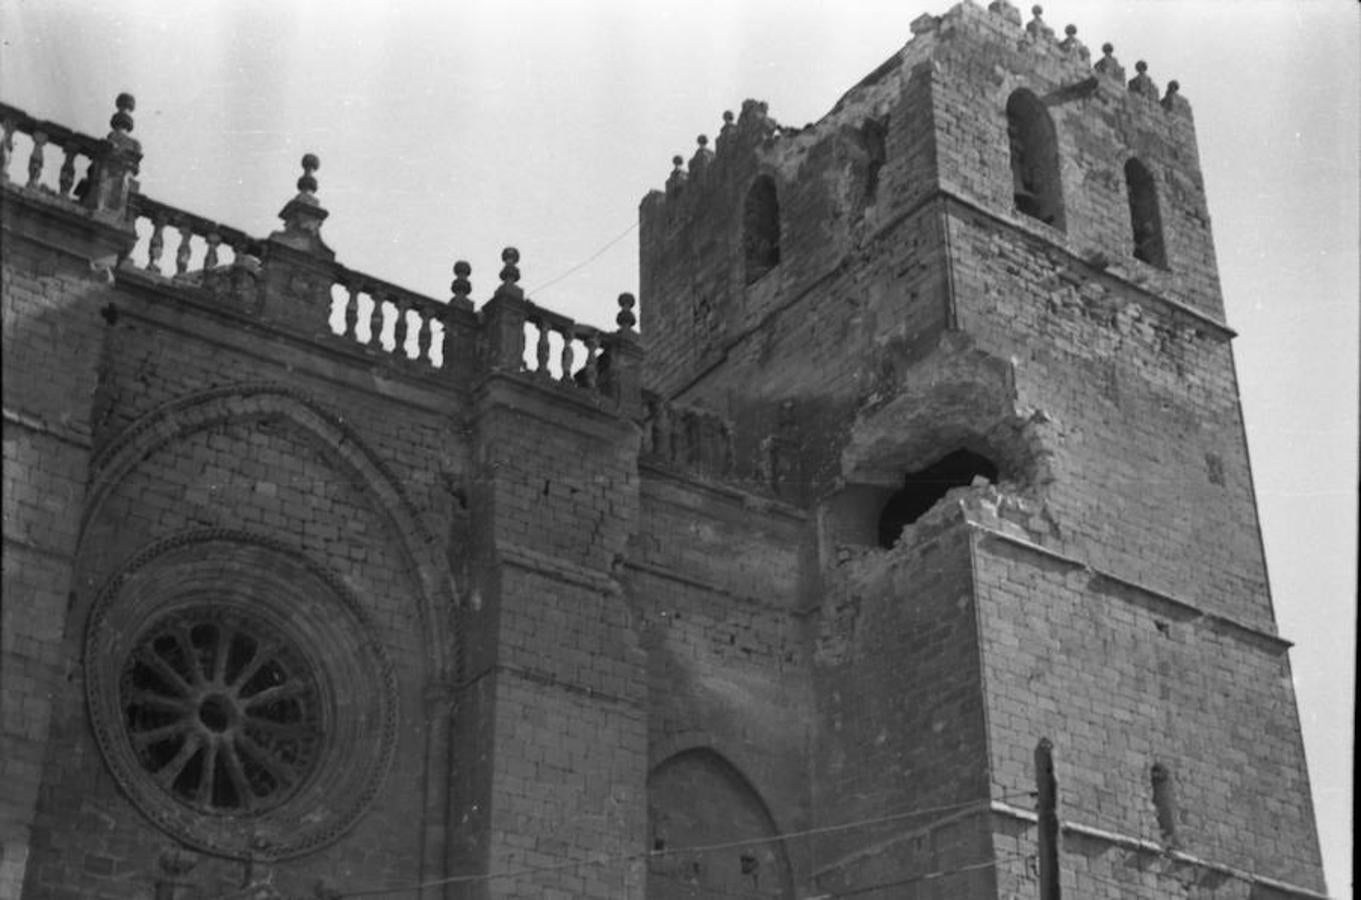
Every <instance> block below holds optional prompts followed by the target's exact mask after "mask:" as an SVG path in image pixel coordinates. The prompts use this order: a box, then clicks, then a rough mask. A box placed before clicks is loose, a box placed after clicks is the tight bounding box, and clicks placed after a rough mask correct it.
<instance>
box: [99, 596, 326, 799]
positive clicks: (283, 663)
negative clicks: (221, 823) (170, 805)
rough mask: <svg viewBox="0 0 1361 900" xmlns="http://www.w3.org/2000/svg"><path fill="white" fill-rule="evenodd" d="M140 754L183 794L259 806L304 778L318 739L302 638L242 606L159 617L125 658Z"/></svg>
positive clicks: (128, 712) (128, 717) (127, 704)
mask: <svg viewBox="0 0 1361 900" xmlns="http://www.w3.org/2000/svg"><path fill="white" fill-rule="evenodd" d="M120 695H121V696H120V699H121V702H122V707H123V710H124V716H125V722H126V725H127V729H128V736H129V738H130V739H131V741H132V745H133V749H134V751H135V753H136V756H137V761H138V762H139V763H140V764H141V766H142V768H143V769H145V770H146V771H147V772H148V773H150V774H151V775H152V776H153V777H154V778H155V780H156V781H157V782H158V783H159V784H160V785H161V786H162V787H163V788H165V789H166V790H168V791H170V792H171V793H172V794H173V795H174V796H175V797H176V798H177V799H179V800H180V801H181V802H183V803H187V804H189V805H190V806H192V807H194V808H196V809H199V810H202V811H204V812H214V813H242V812H247V813H249V812H258V811H261V810H264V809H267V808H269V807H271V806H274V805H275V804H277V803H279V802H281V801H282V800H284V799H286V798H287V797H288V796H289V795H290V794H291V793H292V792H293V791H294V790H295V789H296V788H297V787H298V786H299V785H301V784H302V783H303V782H304V781H306V779H307V777H308V775H309V774H310V773H311V771H312V769H313V768H314V766H315V764H316V761H317V757H318V755H319V747H320V738H321V733H320V723H319V718H320V715H319V707H320V704H319V700H318V689H317V685H316V681H315V679H314V678H313V676H312V674H311V672H310V671H309V669H308V666H307V664H306V661H305V660H304V658H303V656H302V654H301V653H299V652H298V651H297V649H296V648H294V647H293V646H291V645H290V644H289V642H287V641H286V640H284V639H282V638H281V637H280V636H278V635H277V634H270V632H269V630H268V629H266V628H264V627H262V625H261V624H260V623H258V622H253V621H251V620H249V619H247V618H245V617H244V616H241V615H232V616H223V615H215V614H214V613H213V611H211V610H208V609H197V610H187V611H183V612H178V613H176V614H175V615H173V616H169V617H167V618H166V619H163V620H162V621H160V622H157V623H156V624H155V625H154V626H153V627H152V628H151V629H150V630H149V631H148V632H147V633H146V634H145V636H144V637H143V638H142V640H141V641H140V643H139V644H138V645H137V647H136V649H135V650H134V651H133V653H132V654H131V655H130V657H129V658H128V660H127V662H126V664H125V665H124V667H123V673H122V678H121V681H120Z"/></svg>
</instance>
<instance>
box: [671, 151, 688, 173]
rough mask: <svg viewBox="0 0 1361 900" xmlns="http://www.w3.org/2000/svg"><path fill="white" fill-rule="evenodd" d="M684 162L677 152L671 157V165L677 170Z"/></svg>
mask: <svg viewBox="0 0 1361 900" xmlns="http://www.w3.org/2000/svg"><path fill="white" fill-rule="evenodd" d="M684 164H685V158H684V157H682V156H681V155H680V154H679V153H677V154H676V155H675V156H673V157H671V165H673V166H675V167H676V169H677V170H679V169H680V167H681V166H682V165H684Z"/></svg>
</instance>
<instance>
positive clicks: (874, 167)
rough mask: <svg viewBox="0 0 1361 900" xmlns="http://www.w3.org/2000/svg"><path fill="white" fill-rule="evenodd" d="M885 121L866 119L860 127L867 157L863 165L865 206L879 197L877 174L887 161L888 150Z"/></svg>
mask: <svg viewBox="0 0 1361 900" xmlns="http://www.w3.org/2000/svg"><path fill="white" fill-rule="evenodd" d="M886 122H887V119H884V120H879V119H866V120H865V122H864V124H863V125H861V126H860V132H859V136H860V141H861V143H862V144H863V145H864V150H865V155H866V157H868V159H867V161H866V163H865V205H866V206H871V205H873V204H874V202H875V200H876V199H877V198H878V195H879V172H880V171H881V170H882V169H883V168H884V163H885V162H886V161H887V159H888V148H887V147H886V146H885V143H886V138H887V132H888V128H887V125H886Z"/></svg>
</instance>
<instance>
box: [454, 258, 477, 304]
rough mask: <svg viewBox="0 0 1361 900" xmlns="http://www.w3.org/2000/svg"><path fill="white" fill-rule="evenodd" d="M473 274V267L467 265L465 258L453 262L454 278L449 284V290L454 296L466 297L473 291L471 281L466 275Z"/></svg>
mask: <svg viewBox="0 0 1361 900" xmlns="http://www.w3.org/2000/svg"><path fill="white" fill-rule="evenodd" d="M472 274H473V267H472V266H470V265H468V263H467V261H466V260H462V259H460V260H459V261H458V262H456V263H454V280H453V281H452V282H451V283H450V285H449V290H450V291H451V292H453V295H454V296H455V297H459V298H466V297H467V296H468V295H469V294H471V293H472V292H473V285H472V282H471V281H469V280H468V276H470V275H472Z"/></svg>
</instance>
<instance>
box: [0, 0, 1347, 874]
mask: <svg viewBox="0 0 1361 900" xmlns="http://www.w3.org/2000/svg"><path fill="white" fill-rule="evenodd" d="M1033 15H1034V18H1033V19H1031V20H1030V21H1028V22H1026V21H1023V19H1022V16H1021V14H1020V13H1019V12H1018V11H1017V10H1016V9H1014V8H1013V7H1011V6H1009V5H1008V4H1007V3H1006V2H1004V0H997V2H993V3H991V4H990V5H987V6H984V5H981V4H974V3H963V4H961V5H959V6H956V7H954V8H953V9H951V10H949V11H948V12H946V13H944V14H943V15H941V16H929V15H928V16H922V17H921V18H919V19H917V20H916V21H915V22H913V23H912V24H911V31H912V38H911V40H910V41H909V42H908V43H907V45H906V46H905V47H903V49H902V50H901V51H900V52H899V53H897V54H895V55H894V56H893V57H891V58H890V59H889V60H887V61H886V62H885V63H884V64H883V65H881V66H880V67H879V68H878V69H876V70H875V71H874V72H873V73H871V74H870V75H869V76H868V77H866V78H865V79H864V80H863V81H862V82H861V83H860V84H858V85H856V86H854V87H853V88H851V89H850V91H849V92H847V93H846V94H845V96H844V97H843V98H842V99H841V100H840V101H839V102H838V103H837V104H836V106H835V108H833V109H832V110H831V112H829V113H828V114H827V115H826V116H825V117H824V118H823V119H822V120H821V121H819V122H817V123H816V124H813V125H809V126H807V127H805V128H801V129H795V128H787V127H784V126H781V125H780V124H779V123H778V122H777V121H776V120H775V119H773V118H771V116H770V115H768V113H767V109H766V107H765V105H764V104H761V103H756V102H752V101H748V102H747V103H745V104H744V105H743V106H742V108H741V110H740V112H739V113H738V114H737V115H732V114H725V116H724V122H723V126H722V130H721V131H720V132H719V133H718V134H717V135H716V136H715V139H714V140H713V141H712V143H711V142H709V141H708V140H706V139H704V138H701V139H700V141H699V146H698V147H697V149H696V150H695V151H694V153H693V155H692V156H691V157H690V158H689V159H688V160H685V159H683V158H681V157H677V158H676V162H675V170H674V171H673V172H672V173H671V175H670V176H669V178H667V179H666V182H665V187H664V189H663V190H657V191H654V192H652V193H650V194H648V195H647V196H646V197H644V198H643V200H642V205H641V208H640V212H639V215H640V220H641V222H640V224H641V230H640V244H641V246H640V254H641V285H640V291H639V295H640V298H641V303H640V304H638V305H635V301H634V298H633V297H632V296H630V295H627V294H626V295H622V296H621V297H620V298H619V311H618V316H617V320H616V327H614V328H609V329H600V328H594V327H590V326H587V325H584V324H581V323H578V322H574V321H572V320H570V319H568V318H566V317H564V316H562V315H560V314H558V313H555V312H553V311H552V310H549V309H546V308H543V307H541V306H539V305H537V304H535V303H534V302H533V300H532V298H529V297H527V296H525V293H524V291H523V290H522V289H521V288H520V287H519V286H518V284H517V281H518V279H519V268H518V266H519V263H520V260H519V258H518V254H517V253H516V252H515V251H514V250H513V249H507V250H506V252H505V253H504V254H503V258H502V260H501V265H500V267H499V271H498V269H497V267H495V266H490V265H489V266H486V267H485V268H482V267H481V264H479V270H478V274H477V275H474V274H473V272H472V270H471V268H470V267H469V266H468V265H467V264H466V263H459V264H458V265H456V266H455V267H454V274H455V278H454V281H453V284H452V286H451V293H450V296H449V297H447V298H440V299H433V298H429V297H424V296H420V295H417V294H415V293H412V292H410V291H407V290H405V289H403V288H400V287H398V286H396V285H393V284H390V283H387V282H384V281H382V280H380V279H378V278H374V277H372V276H369V275H366V274H364V273H361V272H357V271H354V270H351V269H349V268H347V267H346V266H344V265H343V264H342V263H341V262H340V261H338V260H337V259H336V258H335V254H334V253H333V252H332V251H331V250H330V249H329V248H328V247H327V245H326V242H325V239H324V235H323V231H324V229H323V220H324V219H325V218H326V215H327V213H326V210H325V208H324V206H323V201H324V194H325V192H324V191H319V190H318V182H317V178H316V175H315V172H316V170H317V166H318V163H317V160H316V159H315V158H313V157H310V156H309V157H307V158H305V159H304V160H303V175H302V177H301V178H300V179H298V192H297V194H296V196H294V197H293V198H292V199H291V200H289V201H288V202H287V203H286V205H285V206H284V207H283V210H282V212H281V214H280V218H281V220H282V223H281V226H280V228H279V230H278V231H276V232H275V233H273V234H270V235H268V236H263V237H262V236H253V235H248V234H245V233H242V232H240V231H238V230H236V229H233V228H231V227H229V226H227V225H225V224H221V223H218V222H215V221H213V220H212V219H211V218H207V217H205V216H203V215H199V214H195V213H191V212H188V211H185V210H181V209H176V208H174V207H171V206H169V205H166V204H164V203H161V202H158V201H156V200H154V199H153V198H151V197H148V196H146V195H145V194H142V193H141V192H140V191H139V190H138V187H137V182H136V180H135V178H134V176H135V175H136V174H137V172H138V170H139V167H142V166H147V167H150V166H154V165H155V158H156V153H157V152H158V151H164V150H165V149H166V148H156V147H147V148H145V150H146V154H145V159H143V149H144V148H142V147H141V146H140V144H139V143H138V141H137V140H136V139H135V138H134V137H133V125H134V120H133V114H134V113H135V109H134V103H133V100H132V98H131V97H130V96H127V95H122V96H120V97H119V98H118V101H117V104H116V105H117V112H116V114H115V115H114V117H113V120H112V131H111V132H110V133H109V134H108V136H107V137H106V138H102V139H99V138H94V137H90V136H87V135H86V134H83V133H81V132H79V131H76V130H72V129H71V128H70V127H67V126H65V125H60V124H57V123H53V122H48V121H44V120H41V119H40V118H37V117H36V116H35V115H33V114H30V113H28V112H25V111H21V110H18V109H15V108H13V107H10V106H3V107H0V119H3V124H4V129H5V137H4V160H3V162H4V169H3V172H4V176H3V177H4V180H3V184H2V185H0V190H2V193H0V199H2V200H3V226H4V232H3V237H4V244H3V250H4V256H3V275H4V372H3V375H4V452H5V463H4V601H3V602H4V606H3V610H4V613H3V670H2V672H0V674H2V676H3V682H2V683H0V690H2V691H3V703H4V706H3V716H2V717H0V723H2V724H3V730H2V731H0V754H2V758H0V783H2V784H3V790H0V839H3V856H2V857H0V894H3V895H4V896H7V897H11V896H23V897H32V898H75V897H102V898H129V900H131V898H157V900H189V898H195V900H218V898H222V900H225V898H231V897H262V898H263V897H289V898H293V897H298V898H302V897H318V898H323V897H324V898H334V897H345V896H391V897H405V898H415V897H420V898H433V897H440V898H502V897H536V898H538V897H542V898H576V897H601V898H614V897H621V898H644V897H646V898H654V900H655V898H664V900H673V898H674V900H679V898H728V897H749V898H755V897H769V898H787V900H793V898H805V900H812V898H829V900H830V898H841V897H857V898H861V897H863V898H947V897H948V898H955V897H960V898H998V900H1013V898H1044V900H1053V898H1059V897H1061V896H1067V897H1070V898H1098V900H1105V898H1109V900H1115V898H1127V897H1150V898H1151V897H1158V898H1163V897H1167V898H1204V900H1209V898H1214V900H1232V898H1238V900H1267V898H1271V900H1280V898H1319V897H1323V896H1324V891H1325V888H1324V885H1323V879H1322V872H1321V864H1320V858H1319V849H1318V842H1317V837H1316V834H1315V827H1314V820H1313V810H1312V807H1311V802H1310V794H1309V784H1308V776H1307V773H1306V771H1305V764H1304V754H1303V750H1302V745H1301V739H1300V731H1299V727H1298V721H1297V716H1296V710H1295V702H1294V697H1293V693H1292V688H1291V680H1290V669H1289V662H1288V658H1287V650H1288V647H1289V644H1288V642H1287V641H1286V640H1284V639H1283V638H1282V637H1281V636H1280V635H1279V634H1278V633H1277V630H1276V626H1275V622H1274V619H1273V614H1272V609H1271V602H1270V596H1269V593H1268V586H1267V578H1266V570H1265V566H1264V561H1263V553H1262V546H1261V542H1260V539H1259V533H1258V527H1257V520H1256V516H1257V513H1256V505H1255V501H1254V497H1253V489H1252V482H1251V477H1250V472H1249V467H1248V459H1247V451H1246V447H1245V439H1244V431H1243V424H1242V419H1241V415H1240V411H1239V403H1238V392H1237V387H1236V382H1235V375H1234V367H1233V360H1232V355H1231V350H1230V343H1231V339H1232V338H1233V335H1234V333H1233V331H1232V330H1231V328H1230V327H1229V325H1228V324H1227V323H1226V322H1225V320H1224V306H1223V300H1222V297H1221V293H1220V285H1219V279H1218V275H1217V271H1216V264H1215V256H1214V248H1213V243H1212V239H1211V232H1210V223H1209V218H1208V215H1207V211H1206V201H1205V192H1204V187H1203V184H1202V180H1201V173H1200V170H1199V163H1198V158H1197V150H1196V141H1195V132H1194V128H1193V125H1192V118H1191V111H1190V107H1189V106H1188V104H1187V101H1186V100H1185V99H1184V98H1183V97H1182V96H1180V95H1179V93H1178V91H1177V86H1176V84H1175V82H1171V83H1169V84H1168V85H1167V86H1166V88H1165V89H1161V90H1160V89H1159V87H1158V86H1156V85H1155V84H1154V82H1153V81H1152V79H1151V78H1150V76H1149V74H1148V73H1147V71H1146V67H1145V66H1144V65H1143V64H1142V63H1140V64H1139V65H1137V66H1136V67H1135V70H1136V71H1134V72H1133V73H1131V72H1129V71H1126V70H1125V69H1124V68H1123V67H1122V66H1121V64H1120V63H1119V62H1117V60H1116V58H1115V56H1114V55H1113V52H1112V50H1111V49H1110V47H1109V45H1108V46H1107V47H1106V48H1105V49H1104V50H1103V51H1101V52H1099V53H1095V52H1091V51H1089V50H1088V49H1087V48H1086V47H1084V46H1083V44H1082V43H1081V42H1080V41H1078V39H1077V38H1076V33H1075V31H1074V30H1073V29H1071V28H1070V29H1068V30H1067V33H1066V36H1064V35H1059V34H1056V33H1055V32H1054V31H1053V30H1052V29H1051V28H1050V27H1049V26H1047V25H1046V24H1045V22H1044V21H1043V19H1042V18H1041V13H1040V12H1039V11H1038V10H1036V11H1035V12H1034V13H1033ZM284 174H285V173H280V177H281V178H282V177H284ZM526 264H528V261H526ZM493 273H496V274H495V275H493ZM475 285H476V287H475ZM639 318H641V324H640V323H639Z"/></svg>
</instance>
